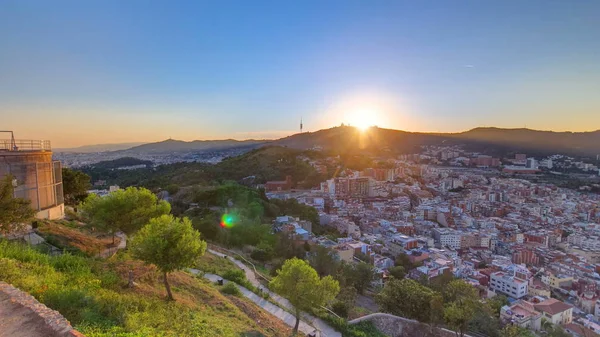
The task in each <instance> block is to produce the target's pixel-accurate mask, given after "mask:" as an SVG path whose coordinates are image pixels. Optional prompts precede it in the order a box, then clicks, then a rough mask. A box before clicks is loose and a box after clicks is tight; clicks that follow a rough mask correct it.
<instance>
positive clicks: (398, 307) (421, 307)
mask: <svg viewBox="0 0 600 337" xmlns="http://www.w3.org/2000/svg"><path fill="white" fill-rule="evenodd" d="M436 295H437V293H436V292H434V291H433V290H431V289H429V288H427V287H425V286H423V285H421V284H419V283H418V282H416V281H414V280H411V279H402V280H391V281H388V282H387V283H386V284H385V286H384V287H383V290H382V291H381V292H380V293H379V294H378V295H377V298H376V299H377V302H378V303H379V306H380V308H381V310H382V311H384V312H388V313H390V314H393V315H397V316H402V317H407V318H412V319H416V320H418V321H420V322H426V323H427V322H430V321H431V320H432V317H433V315H432V314H433V313H432V310H431V307H432V305H431V304H432V302H433V300H434V297H435V296H436Z"/></svg>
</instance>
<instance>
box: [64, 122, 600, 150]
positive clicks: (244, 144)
mask: <svg viewBox="0 0 600 337" xmlns="http://www.w3.org/2000/svg"><path fill="white" fill-rule="evenodd" d="M125 144H126V143H125ZM441 144H446V145H465V146H467V147H470V148H472V149H475V150H477V149H479V150H484V149H489V148H497V147H502V148H503V149H504V150H510V151H530V152H542V153H557V152H561V153H566V154H575V155H596V154H599V153H600V130H595V131H584V132H571V131H550V130H534V129H528V128H499V127H489V126H483V127H476V128H473V129H470V130H467V131H462V132H456V133H440V132H412V131H404V130H396V129H386V128H379V127H371V128H369V129H367V130H366V131H361V130H359V129H357V128H355V127H352V126H336V127H332V128H328V129H322V130H317V131H313V132H304V133H296V134H293V135H289V136H286V137H283V138H279V139H273V140H270V139H246V140H236V139H232V138H228V139H221V140H191V141H184V140H177V139H171V138H170V139H166V140H163V141H159V142H153V143H143V144H139V145H136V146H133V147H130V148H127V149H119V150H116V151H114V152H116V153H119V154H123V155H128V154H133V153H147V154H160V153H170V152H185V151H213V150H227V149H234V148H248V149H253V148H257V147H261V146H265V145H279V146H286V147H290V148H296V149H310V148H314V147H320V148H323V149H329V150H334V151H336V152H349V151H350V152H351V151H354V150H356V149H363V150H371V151H376V152H377V151H381V150H385V151H392V152H404V153H406V152H410V151H415V150H418V148H420V147H421V146H424V145H441ZM115 145H118V144H115ZM98 146H100V145H90V146H87V148H95V147H98ZM80 148H86V147H80ZM80 148H76V149H80ZM60 150H62V149H60ZM60 150H59V149H57V150H55V151H56V152H61V151H60ZM66 152H77V151H74V149H71V151H66ZM89 152H99V151H89Z"/></svg>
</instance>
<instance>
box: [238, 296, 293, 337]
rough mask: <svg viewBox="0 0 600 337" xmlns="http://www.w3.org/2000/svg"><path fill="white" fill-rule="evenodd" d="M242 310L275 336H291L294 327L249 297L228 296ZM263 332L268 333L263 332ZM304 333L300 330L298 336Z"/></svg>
mask: <svg viewBox="0 0 600 337" xmlns="http://www.w3.org/2000/svg"><path fill="white" fill-rule="evenodd" d="M227 297H228V298H229V300H230V301H231V302H233V303H234V304H235V305H236V306H237V307H238V308H239V309H240V310H242V311H243V312H244V313H245V314H246V315H247V316H248V317H249V318H250V319H251V320H253V321H254V322H256V324H257V325H259V326H260V327H261V328H263V329H264V330H265V331H267V332H268V333H269V335H273V336H291V334H292V329H291V328H290V327H289V326H287V325H286V324H285V323H283V322H282V321H280V320H278V319H277V318H275V317H273V316H272V315H271V314H269V313H268V312H266V311H264V310H263V309H262V308H260V307H259V306H257V305H256V304H254V302H252V301H250V300H249V299H247V298H239V297H235V296H227ZM263 334H266V333H264V332H263ZM301 335H302V333H301V332H298V336H301Z"/></svg>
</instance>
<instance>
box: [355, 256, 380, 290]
mask: <svg viewBox="0 0 600 337" xmlns="http://www.w3.org/2000/svg"><path fill="white" fill-rule="evenodd" d="M353 271H354V272H353V274H352V283H353V285H354V288H356V291H357V292H358V293H359V294H362V293H364V292H365V290H366V289H367V288H368V287H369V285H371V281H373V277H374V276H375V270H374V269H373V266H372V265H370V264H368V263H364V262H359V263H356V264H355V265H354V268H353Z"/></svg>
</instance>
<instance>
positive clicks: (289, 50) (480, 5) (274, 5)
mask: <svg viewBox="0 0 600 337" xmlns="http://www.w3.org/2000/svg"><path fill="white" fill-rule="evenodd" d="M61 4H62V5H61V6H57V4H56V3H55V2H46V1H25V2H22V1H5V2H3V3H2V4H0V41H2V48H1V49H0V114H1V115H2V116H3V117H4V119H3V128H5V129H11V130H15V131H16V132H17V135H18V136H19V137H20V138H33V139H39V138H44V139H52V141H53V145H54V146H56V147H71V146H80V145H87V144H98V143H118V142H149V141H159V140H163V139H167V138H169V137H173V138H175V139H183V140H193V139H224V138H235V139H249V138H257V139H261V138H280V137H283V136H287V135H290V134H293V133H296V132H298V131H299V123H300V118H303V121H304V126H305V129H304V130H305V131H316V130H318V129H322V128H328V127H332V126H336V125H340V124H341V123H350V124H352V125H357V126H365V125H378V126H380V127H387V128H394V129H401V130H407V131H432V132H458V131H464V130H468V129H470V128H474V127H478V126H496V127H510V128H519V127H528V128H532V129H543V130H557V131H565V130H569V131H590V130H596V129H600V114H599V113H598V110H599V109H600V96H598V95H597V93H598V92H599V90H600V63H599V62H598V55H600V40H598V39H597V34H596V33H597V32H598V31H600V22H599V21H598V20H597V13H598V12H599V10H600V2H597V1H589V2H583V1H578V2H566V1H564V2H549V1H527V2H523V1H503V2H495V3H492V2H487V1H486V2H481V1H463V2H438V3H437V4H435V5H433V4H431V3H422V2H400V1H378V2H375V3H372V2H369V3H367V2H363V1H326V2H323V1H302V2H296V3H292V2H251V3H250V2H248V3H246V2H244V3H242V2H238V3H237V4H234V3H228V4H225V3H217V2H214V3H211V4H209V3H198V2H191V1H190V2H187V3H185V2H179V3H177V4H172V3H167V2H164V3H159V2H147V1H128V2H122V1H103V2H88V1H85V2H75V1H73V2H70V1H66V2H61Z"/></svg>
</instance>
